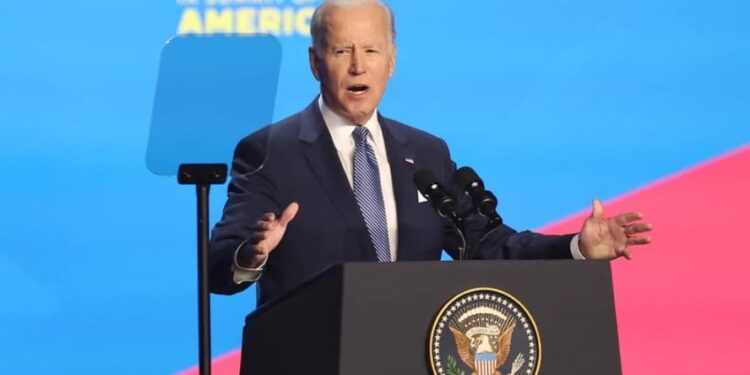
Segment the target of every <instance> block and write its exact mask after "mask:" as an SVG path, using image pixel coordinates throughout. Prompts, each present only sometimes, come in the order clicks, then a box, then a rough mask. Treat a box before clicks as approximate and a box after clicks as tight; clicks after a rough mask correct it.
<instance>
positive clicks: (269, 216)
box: [258, 212, 276, 221]
mask: <svg viewBox="0 0 750 375" xmlns="http://www.w3.org/2000/svg"><path fill="white" fill-rule="evenodd" d="M274 220H276V214H275V213H273V212H266V213H264V214H263V215H262V216H261V217H260V219H258V221H274Z"/></svg>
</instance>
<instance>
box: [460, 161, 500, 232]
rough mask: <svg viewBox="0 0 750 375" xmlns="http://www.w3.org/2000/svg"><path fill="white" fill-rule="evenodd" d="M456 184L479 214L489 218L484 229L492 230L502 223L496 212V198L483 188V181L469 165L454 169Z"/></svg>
mask: <svg viewBox="0 0 750 375" xmlns="http://www.w3.org/2000/svg"><path fill="white" fill-rule="evenodd" d="M456 185H458V187H459V189H461V191H463V192H465V193H466V195H468V196H469V197H470V198H471V204H472V206H474V209H475V210H476V212H477V213H479V215H481V216H484V217H486V218H488V219H489V222H488V223H487V228H486V230H488V231H489V230H492V229H494V228H495V227H497V226H498V225H500V224H502V222H503V219H502V218H500V215H498V214H497V210H496V209H497V198H495V195H494V194H492V192H491V191H488V190H485V189H484V182H482V179H481V178H479V175H477V173H476V172H474V170H473V169H471V168H470V167H461V168H459V169H458V170H457V171H456Z"/></svg>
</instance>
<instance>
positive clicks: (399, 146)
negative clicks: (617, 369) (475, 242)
mask: <svg viewBox="0 0 750 375" xmlns="http://www.w3.org/2000/svg"><path fill="white" fill-rule="evenodd" d="M378 119H379V122H380V125H381V127H382V129H383V137H384V139H385V144H386V150H387V154H388V162H389V163H390V168H391V175H392V180H393V190H394V194H395V198H396V208H397V215H398V256H397V258H398V259H397V260H398V261H413V260H438V259H440V254H441V251H442V250H443V249H445V250H447V251H448V252H449V253H450V254H451V255H452V256H453V257H454V258H457V248H458V245H459V242H458V241H459V240H458V237H457V236H456V235H455V232H454V231H453V230H452V229H451V228H450V226H449V225H448V223H447V222H446V221H445V219H442V218H441V217H439V216H438V215H437V213H435V211H434V210H433V209H432V207H431V206H430V204H429V203H420V202H418V199H417V189H416V187H415V185H414V183H413V182H412V179H413V176H414V173H415V172H416V171H418V170H420V169H423V168H425V169H428V170H430V171H432V172H433V173H434V174H435V175H436V177H437V178H438V179H439V180H440V181H442V184H443V186H445V187H446V188H449V187H450V186H453V183H452V181H451V179H452V176H453V173H454V171H455V168H456V166H455V163H454V162H453V161H452V160H451V158H450V154H449V152H448V147H447V146H446V144H445V142H444V141H443V140H442V139H440V138H437V137H435V136H433V135H430V134H428V133H426V132H423V131H421V130H418V129H415V128H412V127H409V126H407V125H404V124H401V123H399V122H397V121H393V120H390V119H387V118H384V117H379V118H378ZM406 159H410V160H411V161H413V163H409V162H407V161H406ZM261 164H262V168H260V170H259V171H257V172H255V173H251V172H252V171H253V170H255V169H257V167H258V166H259V165H261ZM231 177H232V179H231V182H230V184H229V188H228V200H227V203H226V205H225V207H224V214H223V217H222V219H221V221H220V222H219V223H217V224H216V226H215V227H214V230H213V235H212V239H211V248H210V264H211V268H210V271H209V273H210V280H211V290H212V291H213V292H214V293H221V294H232V293H236V292H239V291H241V290H243V289H245V288H247V287H248V286H249V285H250V283H244V284H240V285H237V284H235V283H234V282H233V280H232V271H231V265H232V262H233V254H234V251H235V250H236V249H237V247H238V246H239V245H240V243H242V241H245V240H246V239H248V238H249V237H250V235H251V233H252V230H251V228H252V226H253V224H254V223H255V222H256V221H257V220H258V218H259V217H260V216H261V215H262V214H263V213H265V212H276V213H277V214H279V213H280V211H281V210H283V209H284V208H285V207H286V206H287V205H288V204H289V203H291V202H298V203H299V205H300V209H299V212H298V213H297V216H296V217H295V218H294V220H292V221H291V222H290V224H289V226H288V228H287V231H286V234H285V235H284V238H283V239H282V241H281V243H280V244H279V246H278V247H277V248H276V249H275V250H274V251H273V252H272V253H271V254H270V256H269V259H268V262H267V263H266V266H265V269H264V271H263V275H262V277H261V279H260V280H259V281H258V282H259V284H260V285H259V291H258V293H259V300H258V304H259V305H260V304H262V303H264V302H266V301H268V300H269V299H271V298H273V297H275V296H278V295H279V294H281V293H284V292H286V291H288V290H289V289H291V288H293V287H294V286H296V285H299V284H301V283H302V282H303V281H305V280H306V279H308V278H309V277H311V276H312V275H314V274H316V273H317V272H319V271H321V270H323V269H325V268H326V267H327V266H329V265H331V264H335V263H339V262H350V261H377V257H376V255H375V248H374V247H373V244H372V241H371V240H370V237H369V234H368V232H367V228H366V226H365V222H364V219H363V217H362V214H361V213H360V210H359V207H358V205H357V201H356V199H355V197H354V192H353V191H352V188H351V186H350V185H349V182H348V180H347V177H346V174H345V172H344V170H343V168H342V166H341V162H340V161H339V157H338V154H337V152H336V149H335V147H334V145H333V141H332V139H331V136H330V134H329V132H328V130H327V129H326V126H325V123H324V122H323V117H322V115H321V114H320V109H319V108H318V104H317V100H315V101H313V103H311V104H310V105H309V106H308V107H307V108H306V109H304V110H303V111H302V112H299V113H297V114H295V115H293V116H291V117H288V118H286V119H284V120H282V121H280V122H278V123H276V124H274V125H271V126H269V127H266V128H264V129H262V130H260V131H258V132H256V133H253V134H251V135H250V136H248V137H246V138H245V139H243V140H242V141H240V143H239V144H238V145H237V148H236V150H235V154H234V161H233V163H232V176H231ZM459 203H461V202H459ZM482 226H483V223H480V222H477V225H476V228H477V230H476V232H478V231H479V228H481V227H482ZM571 238H572V236H571V235H565V236H545V235H541V234H537V233H532V232H521V233H517V232H516V231H514V230H513V229H511V228H509V227H507V226H501V227H500V228H498V229H496V230H495V231H493V232H492V233H491V234H490V235H488V236H487V238H485V239H484V240H483V241H482V242H481V245H480V246H478V248H477V250H476V251H475V252H474V258H479V259H541V258H545V259H554V258H571V254H570V241H571Z"/></svg>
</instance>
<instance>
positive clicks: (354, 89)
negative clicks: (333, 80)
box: [347, 85, 370, 95]
mask: <svg viewBox="0 0 750 375" xmlns="http://www.w3.org/2000/svg"><path fill="white" fill-rule="evenodd" d="M369 88H370V87H369V86H367V85H351V86H349V87H348V88H347V90H348V91H349V92H350V93H352V94H355V95H361V94H364V93H365V92H366V91H367V90H368V89H369Z"/></svg>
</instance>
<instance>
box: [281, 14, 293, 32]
mask: <svg viewBox="0 0 750 375" xmlns="http://www.w3.org/2000/svg"><path fill="white" fill-rule="evenodd" d="M282 25H283V26H284V35H292V34H294V8H284V22H283V23H282Z"/></svg>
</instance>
